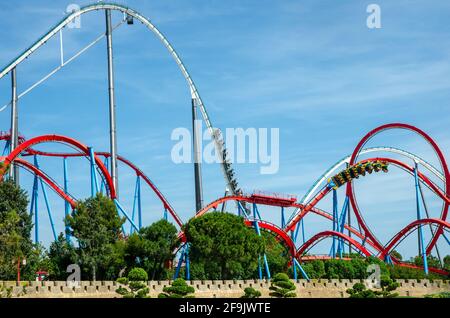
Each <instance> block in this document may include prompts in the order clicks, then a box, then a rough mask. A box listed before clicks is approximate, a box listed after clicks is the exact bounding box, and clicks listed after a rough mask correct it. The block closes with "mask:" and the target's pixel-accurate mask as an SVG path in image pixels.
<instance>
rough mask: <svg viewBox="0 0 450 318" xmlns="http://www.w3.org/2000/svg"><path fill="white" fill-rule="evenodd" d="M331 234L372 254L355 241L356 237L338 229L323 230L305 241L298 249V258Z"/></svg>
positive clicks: (365, 253)
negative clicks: (337, 230) (353, 237)
mask: <svg viewBox="0 0 450 318" xmlns="http://www.w3.org/2000/svg"><path fill="white" fill-rule="evenodd" d="M330 236H332V237H333V236H335V237H339V238H341V239H343V240H345V241H347V242H348V243H350V244H351V245H352V247H355V248H357V249H358V250H359V251H361V252H362V253H363V254H364V255H365V256H370V255H371V254H370V252H369V251H368V250H367V249H366V248H365V247H364V246H362V245H361V244H359V243H358V242H357V241H355V240H354V239H352V238H351V237H349V236H347V235H345V234H343V233H341V232H336V231H323V232H320V233H317V234H316V235H314V236H313V237H311V238H310V239H309V240H308V241H306V242H305V244H303V245H302V246H300V248H299V249H298V251H297V255H296V258H297V259H299V258H301V256H302V255H303V253H305V252H306V251H307V250H308V249H309V248H310V247H312V246H313V245H315V244H317V243H318V242H319V241H321V240H322V239H324V238H326V237H330Z"/></svg>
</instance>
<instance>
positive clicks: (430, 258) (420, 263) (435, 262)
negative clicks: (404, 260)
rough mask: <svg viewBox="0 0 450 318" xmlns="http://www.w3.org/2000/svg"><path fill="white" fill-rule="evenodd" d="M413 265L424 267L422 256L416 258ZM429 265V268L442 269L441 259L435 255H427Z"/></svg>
mask: <svg viewBox="0 0 450 318" xmlns="http://www.w3.org/2000/svg"><path fill="white" fill-rule="evenodd" d="M413 263H414V264H415V265H417V266H423V257H422V255H417V256H416V257H414V259H413ZM427 263H428V266H429V267H435V268H442V266H441V262H440V261H439V258H437V257H435V256H433V255H427Z"/></svg>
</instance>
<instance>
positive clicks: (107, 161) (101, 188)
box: [100, 157, 109, 195]
mask: <svg viewBox="0 0 450 318" xmlns="http://www.w3.org/2000/svg"><path fill="white" fill-rule="evenodd" d="M103 165H104V166H105V168H106V170H108V171H109V160H108V157H105V159H104V160H103ZM105 189H106V184H105V179H104V178H102V180H101V182H100V192H101V193H102V194H104V191H105ZM106 195H109V194H108V193H107V194H106Z"/></svg>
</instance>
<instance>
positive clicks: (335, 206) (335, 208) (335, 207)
mask: <svg viewBox="0 0 450 318" xmlns="http://www.w3.org/2000/svg"><path fill="white" fill-rule="evenodd" d="M337 218H338V202H337V192H336V190H335V189H333V231H336V230H337V223H338V220H337ZM330 254H331V255H330V256H331V257H332V258H335V257H336V238H335V237H334V236H333V244H332V246H331V251H330Z"/></svg>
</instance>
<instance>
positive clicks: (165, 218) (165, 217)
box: [164, 207, 169, 221]
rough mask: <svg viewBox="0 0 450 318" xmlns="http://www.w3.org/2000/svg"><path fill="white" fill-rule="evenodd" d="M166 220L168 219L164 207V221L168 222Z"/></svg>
mask: <svg viewBox="0 0 450 318" xmlns="http://www.w3.org/2000/svg"><path fill="white" fill-rule="evenodd" d="M168 218H169V216H168V214H167V208H166V207H164V220H166V221H167V220H168Z"/></svg>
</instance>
